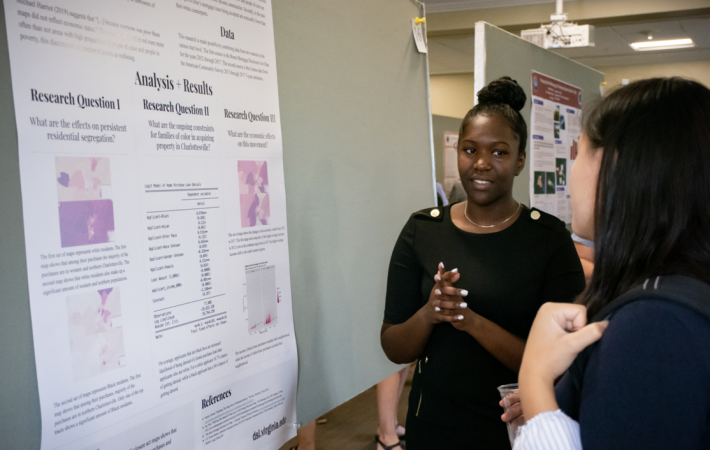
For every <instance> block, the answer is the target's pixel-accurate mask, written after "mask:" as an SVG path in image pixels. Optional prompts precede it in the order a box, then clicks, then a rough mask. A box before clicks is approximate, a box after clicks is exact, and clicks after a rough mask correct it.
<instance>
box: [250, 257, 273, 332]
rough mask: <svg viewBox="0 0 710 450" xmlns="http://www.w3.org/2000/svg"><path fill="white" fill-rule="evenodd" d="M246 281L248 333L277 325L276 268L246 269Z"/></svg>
mask: <svg viewBox="0 0 710 450" xmlns="http://www.w3.org/2000/svg"><path fill="white" fill-rule="evenodd" d="M246 281H247V282H246V284H247V312H248V315H249V332H250V333H253V332H255V331H259V330H261V329H263V328H265V327H267V326H268V325H272V324H276V323H277V319H278V312H277V310H276V303H277V300H278V297H277V296H278V294H277V292H276V267H275V266H268V267H259V268H255V269H248V270H247V271H246Z"/></svg>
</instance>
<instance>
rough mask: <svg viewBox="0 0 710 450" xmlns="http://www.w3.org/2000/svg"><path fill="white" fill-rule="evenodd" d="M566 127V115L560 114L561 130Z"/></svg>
mask: <svg viewBox="0 0 710 450" xmlns="http://www.w3.org/2000/svg"><path fill="white" fill-rule="evenodd" d="M564 129H566V125H565V116H564V115H560V130H564Z"/></svg>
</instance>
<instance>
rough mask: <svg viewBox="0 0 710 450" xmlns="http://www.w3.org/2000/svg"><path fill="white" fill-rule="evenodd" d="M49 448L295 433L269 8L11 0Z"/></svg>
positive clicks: (253, 1) (118, 448)
mask: <svg viewBox="0 0 710 450" xmlns="http://www.w3.org/2000/svg"><path fill="white" fill-rule="evenodd" d="M4 8H5V17H6V22H7V34H8V42H9V51H10V65H11V71H12V87H13V95H14V103H15V115H16V119H17V129H18V130H17V131H18V138H19V162H20V172H21V187H22V202H23V214H24V226H25V240H26V242H25V245H26V249H27V272H28V280H29V292H30V304H31V305H30V307H31V315H32V330H33V336H34V352H35V359H36V366H37V380H38V387H39V399H40V407H41V416H42V449H58V450H64V449H73V450H74V449H76V450H109V449H110V450H114V449H115V450H159V449H168V450H173V449H174V450H178V449H186V450H187V449H214V450H219V449H274V448H278V447H279V446H280V445H282V444H283V443H284V442H285V441H286V440H288V439H290V438H291V437H293V436H294V435H295V430H294V428H293V423H294V422H295V399H296V378H297V359H296V345H295V340H294V331H293V316H292V304H291V290H290V279H289V259H288V233H287V229H286V198H285V189H284V169H283V149H282V140H281V125H280V124H281V117H280V114H279V102H278V87H277V71H276V59H275V55H274V31H273V21H272V6H271V3H270V1H268V0H176V1H170V2H168V1H143V0H123V1H109V0H92V1H80V0H56V1H54V0H41V1H40V0H6V1H5V2H4Z"/></svg>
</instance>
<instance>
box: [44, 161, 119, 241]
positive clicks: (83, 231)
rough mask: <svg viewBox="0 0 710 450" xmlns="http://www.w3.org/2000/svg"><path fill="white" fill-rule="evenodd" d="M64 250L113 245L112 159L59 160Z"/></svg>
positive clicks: (59, 192)
mask: <svg viewBox="0 0 710 450" xmlns="http://www.w3.org/2000/svg"><path fill="white" fill-rule="evenodd" d="M55 169H56V179H57V198H58V200H59V234H60V237H61V243H62V247H76V246H78V245H89V244H102V243H104V242H111V241H112V240H113V239H112V235H113V232H114V222H113V200H111V171H110V166H109V159H108V158H87V157H65V156H58V157H57V158H56V160H55Z"/></svg>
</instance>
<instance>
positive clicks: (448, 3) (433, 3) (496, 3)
mask: <svg viewBox="0 0 710 450" xmlns="http://www.w3.org/2000/svg"><path fill="white" fill-rule="evenodd" d="M423 1H424V4H425V5H426V11H427V13H436V12H446V11H464V10H469V9H482V8H502V7H505V6H519V5H535V4H540V3H555V0H423ZM567 1H575V0H567Z"/></svg>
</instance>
